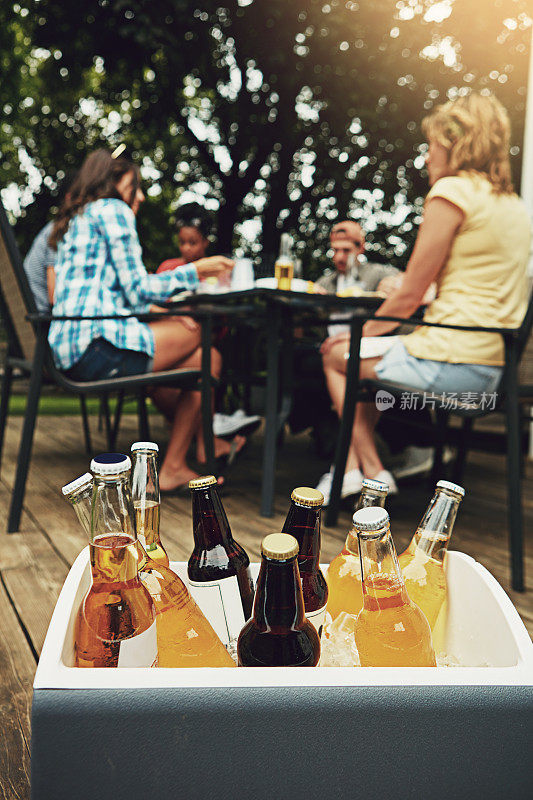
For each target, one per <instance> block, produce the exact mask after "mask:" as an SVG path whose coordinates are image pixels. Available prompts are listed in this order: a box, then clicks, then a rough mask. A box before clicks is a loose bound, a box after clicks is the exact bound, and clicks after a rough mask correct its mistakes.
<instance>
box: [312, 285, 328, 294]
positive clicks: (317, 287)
mask: <svg viewBox="0 0 533 800" xmlns="http://www.w3.org/2000/svg"><path fill="white" fill-rule="evenodd" d="M313 292H314V293H315V294H327V292H326V290H325V289H324V287H323V286H320V284H318V283H315V284H314V285H313Z"/></svg>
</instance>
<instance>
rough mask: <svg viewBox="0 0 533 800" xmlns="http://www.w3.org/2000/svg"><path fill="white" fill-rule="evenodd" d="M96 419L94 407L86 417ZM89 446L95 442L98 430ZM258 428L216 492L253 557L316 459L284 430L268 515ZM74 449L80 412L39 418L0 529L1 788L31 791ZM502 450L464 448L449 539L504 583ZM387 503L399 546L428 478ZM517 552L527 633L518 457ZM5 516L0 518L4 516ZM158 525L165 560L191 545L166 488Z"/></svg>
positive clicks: (70, 554) (532, 495)
mask: <svg viewBox="0 0 533 800" xmlns="http://www.w3.org/2000/svg"><path fill="white" fill-rule="evenodd" d="M91 422H92V427H93V429H94V428H95V422H96V420H95V418H94V417H93V418H92V420H91ZM152 426H153V431H152V435H153V436H154V438H155V439H156V440H157V441H161V442H164V441H165V430H164V428H163V426H162V424H158V422H157V419H156V418H154V417H152ZM20 429H21V420H20V418H19V419H16V418H15V419H13V420H11V421H10V423H9V425H8V431H7V435H6V446H5V454H4V459H3V464H2V473H1V479H0V503H1V504H2V507H3V508H4V514H5V516H6V517H7V508H8V502H9V497H10V491H11V488H12V486H13V479H14V468H15V459H16V453H17V448H18V442H19V437H20ZM94 438H95V445H96V447H99V448H101V449H105V446H104V442H103V439H102V437H101V436H99V435H97V434H96V435H95V437H94ZM135 438H136V424H135V419H134V418H133V417H126V418H125V419H124V421H123V423H122V430H121V436H120V439H119V449H123V451H124V452H128V451H129V446H130V444H131V442H132V441H134V440H135ZM261 444H262V441H261V435H260V434H259V433H258V434H256V435H255V437H254V438H253V440H252V442H251V443H250V446H249V447H248V449H247V450H246V452H245V453H244V454H243V455H242V456H241V458H240V459H239V461H238V463H237V464H236V465H235V466H234V468H233V470H232V472H231V474H230V475H229V477H228V485H227V488H226V489H225V492H224V496H223V500H224V505H225V508H226V511H227V513H228V516H229V519H230V522H231V524H232V528H233V532H234V535H235V538H236V539H237V540H238V541H239V542H240V543H241V544H242V545H244V547H245V548H246V549H247V551H248V553H249V554H250V557H251V558H252V560H257V559H258V557H259V548H260V542H261V539H262V537H263V536H264V535H265V534H267V533H272V532H274V531H279V530H280V529H281V525H282V522H283V520H284V517H285V513H286V511H287V506H288V499H289V495H290V492H291V490H292V489H293V488H294V487H295V486H298V485H300V486H301V485H314V483H315V482H316V480H317V478H318V477H319V475H320V473H321V471H323V467H324V464H320V462H319V461H318V460H317V458H316V457H315V456H314V455H313V451H312V448H311V443H310V439H309V438H308V437H307V436H306V435H305V434H304V435H301V436H297V437H287V439H286V442H285V445H284V447H283V450H282V451H281V453H280V456H279V461H278V473H277V486H276V488H277V493H276V503H275V512H276V513H275V516H274V518H272V519H263V518H262V517H260V516H259V513H258V503H259V496H258V492H259V485H260V474H261V452H262V451H261ZM88 466H89V465H88V460H87V457H86V456H85V454H84V453H83V441H82V431H81V422H80V418H79V417H40V419H39V422H38V426H37V430H36V437H35V445H34V453H33V460H32V466H31V471H30V476H29V480H28V487H27V492H26V503H25V510H24V515H23V518H22V526H21V532H20V533H18V534H6V533H5V530H3V531H2V532H1V533H0V730H1V731H2V736H1V738H0V798H9V800H13V798H23V799H24V800H26V798H29V771H30V758H29V753H30V709H31V693H32V681H33V676H34V672H35V667H36V662H37V659H38V657H39V653H40V651H41V647H42V644H43V641H44V637H45V634H46V630H47V627H48V622H49V620H50V616H51V614H52V611H53V608H54V604H55V602H56V599H57V596H58V594H59V591H60V589H61V586H62V584H63V581H64V579H65V576H66V574H67V572H68V569H69V566H70V565H71V564H72V562H73V560H74V558H75V557H76V556H77V554H78V553H79V551H80V550H81V548H82V547H84V546H85V544H86V540H85V536H84V534H83V532H82V531H81V529H80V527H79V524H78V522H77V520H76V517H75V515H74V512H73V511H72V509H70V507H69V506H68V504H67V503H66V502H65V501H64V499H63V497H62V495H61V486H62V485H63V484H65V483H66V482H68V481H69V480H71V479H73V478H75V477H76V476H78V475H80V474H81V473H82V472H85V471H86V470H87V469H88ZM504 466H505V465H504V459H503V457H501V456H491V455H487V454H472V455H471V457H470V460H469V464H468V467H467V471H466V476H465V486H466V489H467V496H466V498H465V500H464V502H463V504H462V508H461V509H460V512H459V516H458V521H457V525H456V530H455V532H454V536H453V548H454V549H458V550H463V551H465V552H466V553H469V554H470V555H472V556H473V557H474V558H476V559H477V560H478V561H480V562H481V563H482V564H484V565H485V566H486V567H487V568H488V569H489V570H490V571H491V572H492V573H493V574H494V575H495V576H496V578H497V579H498V580H499V581H500V583H501V584H502V585H503V587H504V588H505V589H506V590H507V591H509V579H508V574H509V572H508V552H507V534H506V504H505V503H506V498H505V486H504V483H503V482H504ZM402 489H403V490H402V492H401V494H400V495H399V496H398V497H396V498H392V500H391V502H390V503H389V505H388V508H389V511H390V513H391V518H392V530H393V534H394V539H395V542H396V547H397V549H398V550H399V551H400V552H401V550H402V549H403V548H404V547H405V545H406V544H407V542H408V540H409V538H410V537H411V535H412V533H413V531H414V529H415V527H416V524H417V521H418V520H419V518H420V516H421V514H422V512H423V510H424V508H425V506H426V504H427V502H428V500H429V498H430V496H431V489H432V487H431V486H429V485H428V483H427V482H424V481H420V480H416V481H413V482H412V483H410V484H406V485H404V486H403V487H402ZM524 497H525V511H526V519H525V523H526V531H527V537H528V542H527V548H526V551H527V556H526V576H527V585H528V591H527V592H526V593H525V594H517V593H514V592H509V594H510V596H511V598H512V600H513V602H514V603H515V605H516V606H517V608H518V610H519V612H520V614H521V616H522V618H523V620H524V622H525V624H526V625H527V627H528V630H529V632H530V634H533V464H532V463H531V462H530V463H529V464H528V466H527V477H526V483H525V486H524ZM349 514H350V508H349V507H346V508H344V510H343V513H342V514H341V516H340V520H339V524H338V526H337V527H336V528H335V529H324V532H323V542H322V558H323V560H324V561H329V560H331V558H333V556H335V555H336V553H337V552H338V551H339V549H340V548H341V546H342V543H343V542H344V539H345V536H346V531H347V528H348V523H349ZM4 527H5V526H4ZM161 534H162V538H163V540H164V542H165V544H166V545H167V546H168V551H169V554H170V557H171V559H175V560H186V559H187V558H188V556H189V553H190V550H191V546H192V533H191V508H190V501H189V499H188V498H183V499H181V498H180V499H176V498H173V499H165V500H164V502H163V509H162V521H161Z"/></svg>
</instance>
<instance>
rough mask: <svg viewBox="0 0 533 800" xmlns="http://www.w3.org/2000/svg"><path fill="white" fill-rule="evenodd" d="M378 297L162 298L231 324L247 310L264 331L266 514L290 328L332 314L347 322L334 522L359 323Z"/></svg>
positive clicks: (250, 293)
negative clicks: (345, 361) (348, 341)
mask: <svg viewBox="0 0 533 800" xmlns="http://www.w3.org/2000/svg"><path fill="white" fill-rule="evenodd" d="M382 302H383V298H382V297H380V296H378V295H370V294H367V295H362V296H359V297H339V296H337V295H327V294H312V293H305V292H295V291H284V290H279V289H269V288H265V287H254V288H251V289H246V290H241V291H229V292H224V293H220V294H204V293H197V294H193V295H187V296H184V297H183V298H182V299H177V300H174V301H171V302H170V303H168V304H167V306H168V308H169V309H182V308H183V307H184V306H189V307H190V308H191V310H194V311H197V312H201V313H202V315H203V316H204V320H205V315H207V316H208V317H211V318H214V317H217V316H220V315H230V316H231V318H232V320H233V321H235V322H236V323H237V324H238V321H239V318H246V316H247V315H249V314H253V317H254V321H255V323H256V324H257V325H258V326H259V327H260V328H262V329H263V331H264V333H265V335H266V344H267V351H266V362H267V363H266V392H265V412H264V413H265V438H264V447H263V476H262V482H261V515H262V516H264V517H271V516H273V513H274V483H275V469H276V456H277V441H278V434H279V432H280V430H281V429H282V427H283V425H284V424H285V422H286V421H287V418H288V415H289V413H290V409H291V403H292V372H293V349H294V330H295V328H296V326H299V327H305V326H309V325H316V324H317V323H320V324H325V323H327V321H328V319H330V318H331V317H332V315H334V317H335V323H336V324H337V323H339V322H342V323H344V324H347V325H349V326H350V346H349V356H348V363H347V380H346V395H345V401H344V410H343V415H342V418H341V424H340V430H339V435H338V439H337V445H336V451H335V469H334V473H333V481H332V487H331V495H330V501H329V506H328V512H327V520H326V521H327V524H328V525H335V524H336V520H337V515H338V508H339V503H340V497H341V488H342V479H343V475H344V467H345V465H346V459H347V456H348V449H349V445H350V437H351V431H352V427H353V421H354V415H355V406H356V400H357V394H358V388H359V348H360V344H361V333H362V328H363V325H364V323H365V322H366V320H367V319H368V318H369V317H371V316H373V313H374V312H375V310H376V309H377V308H378V307H379V306H380V305H381V303H382ZM210 331H211V326H210V325H205V324H204V326H203V336H204V341H203V343H202V344H203V347H202V354H203V355H202V372H203V374H204V375H205V376H209V375H210V371H211V363H210V362H211V358H210V352H211V350H210V346H209V343H210V338H209V337H210Z"/></svg>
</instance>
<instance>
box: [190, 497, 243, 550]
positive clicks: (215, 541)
mask: <svg viewBox="0 0 533 800" xmlns="http://www.w3.org/2000/svg"><path fill="white" fill-rule="evenodd" d="M192 533H193V537H194V546H195V548H199V549H201V550H211V549H212V548H213V547H216V546H217V545H222V546H223V547H225V548H228V547H229V546H230V545H231V544H232V543H233V537H232V535H231V528H230V526H229V522H228V518H227V516H226V512H225V511H224V507H223V505H222V503H221V502H220V497H219V496H218V492H217V490H216V489H215V488H214V486H207V487H205V488H202V489H193V492H192Z"/></svg>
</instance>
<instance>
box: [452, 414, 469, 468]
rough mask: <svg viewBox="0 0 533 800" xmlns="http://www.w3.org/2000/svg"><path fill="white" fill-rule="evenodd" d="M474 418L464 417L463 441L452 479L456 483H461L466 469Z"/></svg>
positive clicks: (458, 448) (458, 449)
mask: <svg viewBox="0 0 533 800" xmlns="http://www.w3.org/2000/svg"><path fill="white" fill-rule="evenodd" d="M473 424H474V420H473V418H472V417H465V418H464V419H463V426H462V429H461V443H460V444H459V446H458V447H457V455H456V456H455V462H454V465H453V472H452V481H453V482H454V483H461V481H462V480H463V473H464V471H465V464H466V456H467V454H468V445H469V444H470V433H471V431H472V425H473Z"/></svg>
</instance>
